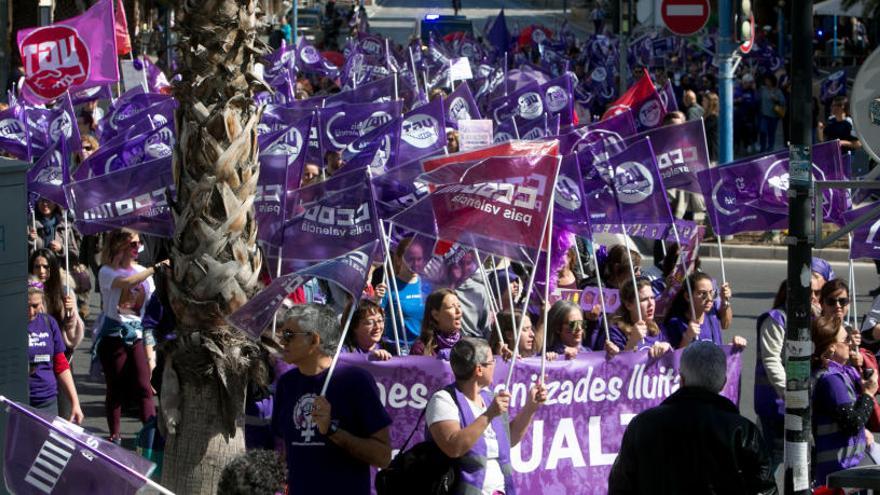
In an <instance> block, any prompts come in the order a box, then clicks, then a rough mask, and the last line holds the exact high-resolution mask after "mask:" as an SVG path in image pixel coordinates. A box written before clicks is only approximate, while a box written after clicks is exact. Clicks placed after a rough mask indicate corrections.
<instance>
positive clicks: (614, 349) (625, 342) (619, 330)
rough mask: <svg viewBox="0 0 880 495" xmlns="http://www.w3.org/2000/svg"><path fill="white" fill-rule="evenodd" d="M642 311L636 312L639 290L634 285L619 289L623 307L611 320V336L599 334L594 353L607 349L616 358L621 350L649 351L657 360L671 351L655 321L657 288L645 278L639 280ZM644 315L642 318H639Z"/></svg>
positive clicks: (629, 284) (637, 310)
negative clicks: (607, 338)
mask: <svg viewBox="0 0 880 495" xmlns="http://www.w3.org/2000/svg"><path fill="white" fill-rule="evenodd" d="M637 286H638V289H639V292H638V298H639V309H636V304H635V301H636V291H635V289H634V288H633V284H632V282H630V283H627V284H624V285H623V287H621V288H620V300H621V302H622V304H621V305H620V308H618V310H617V312H616V313H615V314H614V315H613V316H612V317H611V318H610V321H609V322H608V323H609V328H608V337H610V340H606V336H605V332H603V331H601V330H600V331H599V334H598V336H597V342H596V347H595V348H594V349H593V350H597V351H598V350H605V352H607V353H608V355H609V356H616V355H617V354H619V353H620V352H621V351H640V350H642V349H648V354H649V355H650V356H651V357H652V358H656V357H659V356H662V355H663V354H666V353H667V352H669V351H671V350H672V346H670V345H669V342H666V335H665V334H664V332H663V329H662V328H660V325H658V324H657V322H656V321H654V307H655V303H654V289H653V287H652V286H651V282H649V281H648V279H646V278H642V279H639V280H638V285H637ZM639 315H641V319H639Z"/></svg>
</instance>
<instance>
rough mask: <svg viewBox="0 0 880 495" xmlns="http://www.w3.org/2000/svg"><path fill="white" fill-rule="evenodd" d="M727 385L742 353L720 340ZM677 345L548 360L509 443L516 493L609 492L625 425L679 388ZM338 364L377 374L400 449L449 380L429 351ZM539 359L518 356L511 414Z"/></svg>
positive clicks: (500, 370)
mask: <svg viewBox="0 0 880 495" xmlns="http://www.w3.org/2000/svg"><path fill="white" fill-rule="evenodd" d="M724 351H725V353H726V354H727V356H728V358H727V384H726V385H725V387H724V390H723V391H722V395H724V396H725V397H727V398H728V399H730V400H732V401H733V402H734V403H737V402H739V394H740V372H741V367H742V354H740V353H738V352H735V351H733V350H732V349H731V347H730V346H725V347H724ZM680 358H681V351H676V352H671V353H668V354H666V355H664V356H662V357H660V358H659V359H649V358H648V354H647V351H640V352H625V353H621V354H619V355H617V356H615V357H614V358H613V359H610V360H609V359H607V358H606V355H605V353H604V352H594V353H586V354H581V355H579V356H578V357H577V358H575V359H573V360H569V361H551V362H547V363H546V373H547V376H546V380H545V383H546V386H547V391H548V397H547V402H546V403H545V404H544V405H543V406H542V407H541V408H539V409H538V412H537V413H536V414H535V417H534V420H533V423H532V425H531V427H530V428H529V430H528V432H527V433H526V435H525V437H524V438H523V441H522V442H521V443H520V444H519V445H517V446H515V447H513V448H512V449H511V462H512V465H513V470H514V480H515V484H516V487H517V493H518V494H520V495H533V494H534V495H539V494H544V493H590V494H596V495H601V494H604V493H607V489H608V474H609V473H610V470H611V465H612V464H613V463H614V459H615V457H616V455H617V451H618V449H619V447H620V442H621V439H622V437H623V433H624V431H625V430H626V425H627V424H628V423H629V422H630V420H632V418H633V417H634V416H635V415H636V414H638V413H640V412H642V411H644V410H645V409H648V408H650V407H654V406H656V405H658V404H660V403H661V402H662V401H663V400H664V399H665V398H666V397H669V396H670V395H671V394H672V393H674V392H675V391H676V390H677V389H678V387H679V377H678V366H679V360H680ZM340 365H346V366H358V367H361V368H363V369H365V370H367V371H368V372H370V374H371V375H373V377H374V378H375V379H376V384H377V386H378V388H379V397H380V399H381V401H382V404H383V405H384V406H385V409H386V411H387V412H388V414H389V415H390V416H391V419H392V421H393V425H394V427H393V428H391V446H392V448H393V449H395V452H394V453H396V449H399V448H400V447H401V446H402V445H403V442H404V441H405V440H406V438H407V436H409V434H410V433H412V432H413V431H414V430H415V435H414V436H413V440H412V441H411V442H410V446H412V445H414V444H415V443H417V442H419V441H421V440H422V439H423V438H424V431H425V426H424V425H423V424H419V425H417V424H416V422H417V420H418V419H419V415H420V414H421V412H422V410H423V409H424V408H425V407H426V405H427V403H428V401H429V400H430V398H431V395H432V394H433V393H434V392H435V391H437V390H439V389H441V388H442V387H444V386H446V385H448V384H449V383H452V382H453V377H452V373H451V370H450V368H449V363H448V362H446V361H442V360H438V359H435V358H433V357H422V356H408V357H397V358H394V359H392V360H390V361H368V360H367V357H366V356H365V355H363V354H346V355H343V356H342V358H341V359H340ZM540 369H541V359H540V358H537V357H533V358H524V359H520V360H519V362H518V363H517V366H516V369H515V371H514V374H513V376H514V380H513V381H512V384H511V387H510V392H511V396H512V397H511V402H510V417H511V418H513V417H515V415H516V413H517V411H518V410H519V409H520V408H521V407H522V405H523V404H524V403H525V399H526V395H527V393H528V389H529V388H530V387H531V386H532V385H533V384H534V383H536V382H537V380H538V378H539V376H538V375H539V373H540ZM507 373H508V363H506V362H504V361H502V360H500V359H498V360H496V365H495V383H494V384H493V385H492V387H491V388H492V390H493V391H498V390H500V389H501V388H502V387H503V383H501V382H502V379H503V377H505V376H507Z"/></svg>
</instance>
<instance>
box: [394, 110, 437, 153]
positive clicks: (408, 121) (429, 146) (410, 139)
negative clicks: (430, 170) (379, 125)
mask: <svg viewBox="0 0 880 495" xmlns="http://www.w3.org/2000/svg"><path fill="white" fill-rule="evenodd" d="M444 148H446V119H445V118H444V116H443V101H442V100H441V99H440V98H436V99H434V100H433V101H431V102H430V103H427V104H425V105H422V106H420V107H418V108H415V109H413V110H410V111H409V112H407V113H405V114H404V115H403V122H401V124H400V146H399V147H398V156H397V160H398V163H409V162H411V161H413V160H418V159H421V158H424V157H427V156H431V155H433V154H434V153H437V152H440V151H442V150H443V149H444Z"/></svg>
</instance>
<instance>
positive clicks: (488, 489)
mask: <svg viewBox="0 0 880 495" xmlns="http://www.w3.org/2000/svg"><path fill="white" fill-rule="evenodd" d="M465 399H466V400H467V403H468V405H469V406H470V408H471V411H472V412H473V414H474V417H475V418H476V417H477V416H479V415H481V414H483V413H484V412H486V409H487V408H486V406H485V405H483V404H482V402H483V399H482V397H479V398H478V399H477V400H478V401H479V403H477V402H473V401H471V400H470V399H468V398H467V397H465ZM425 417H426V420H425V421H426V422H427V425H428V427H430V426H431V425H433V424H434V423H439V422H440V421H455V422H456V423H460V422H461V419H460V418H459V416H458V406H456V405H455V399H453V397H452V396H451V395H449V392H447V391H446V390H438V391H437V392H435V393H434V395H433V396H431V400H429V401H428V411H427V412H426V413H425ZM483 439H484V440H485V441H486V477H485V478H484V479H483V495H492V494H493V493H495V492H496V491H498V492H503V491H504V473H502V472H501V464H499V463H498V438H497V437H496V436H495V430H493V429H492V425H491V424H490V425H489V426H488V427H487V428H486V430H485V431H484V432H483Z"/></svg>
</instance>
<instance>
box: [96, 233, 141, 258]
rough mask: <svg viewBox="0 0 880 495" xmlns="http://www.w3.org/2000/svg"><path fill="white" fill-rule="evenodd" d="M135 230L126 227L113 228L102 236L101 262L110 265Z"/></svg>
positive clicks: (129, 240)
mask: <svg viewBox="0 0 880 495" xmlns="http://www.w3.org/2000/svg"><path fill="white" fill-rule="evenodd" d="M136 234H137V232H135V231H133V230H128V229H121V230H114V231H112V232H110V233H108V234H107V235H106V236H104V247H103V248H102V249H101V264H102V265H112V264H113V259H114V258H115V257H116V255H118V254H119V253H120V252H121V250H122V249H123V248H124V247H125V245H126V244H128V243H129V242H131V238H132V237H133V236H135V235H136Z"/></svg>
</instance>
